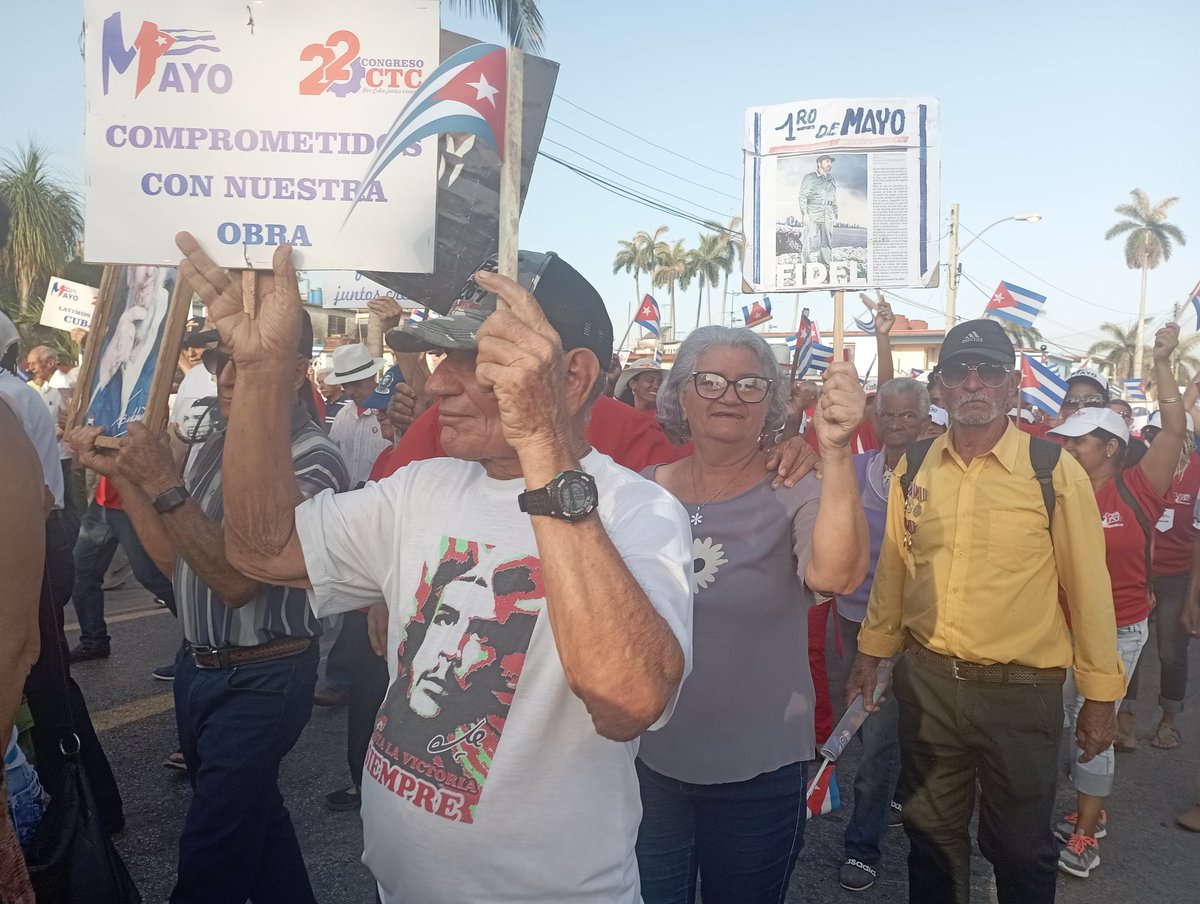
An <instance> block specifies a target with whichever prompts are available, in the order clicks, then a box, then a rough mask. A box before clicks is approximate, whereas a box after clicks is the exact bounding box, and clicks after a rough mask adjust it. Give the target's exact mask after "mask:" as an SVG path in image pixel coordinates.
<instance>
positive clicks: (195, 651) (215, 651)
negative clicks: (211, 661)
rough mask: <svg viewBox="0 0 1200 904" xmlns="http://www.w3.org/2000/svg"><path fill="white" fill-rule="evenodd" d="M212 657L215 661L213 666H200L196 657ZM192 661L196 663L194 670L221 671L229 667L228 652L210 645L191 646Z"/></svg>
mask: <svg viewBox="0 0 1200 904" xmlns="http://www.w3.org/2000/svg"><path fill="white" fill-rule="evenodd" d="M197 655H199V656H212V657H214V658H215V659H216V664H215V665H201V664H200V661H199V660H198V659H197V658H196V656H197ZM192 660H193V661H194V662H195V663H196V668H200V669H221V668H228V667H229V651H228V650H222V649H221V648H220V647H214V646H211V645H210V644H193V645H192Z"/></svg>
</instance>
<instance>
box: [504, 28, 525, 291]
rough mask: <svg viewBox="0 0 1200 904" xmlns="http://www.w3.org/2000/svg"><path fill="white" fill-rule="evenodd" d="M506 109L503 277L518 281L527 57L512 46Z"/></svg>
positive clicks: (509, 51)
mask: <svg viewBox="0 0 1200 904" xmlns="http://www.w3.org/2000/svg"><path fill="white" fill-rule="evenodd" d="M505 56H506V58H507V65H508V72H507V81H506V85H507V90H506V91H505V94H506V97H507V103H506V104H505V108H504V162H503V163H502V164H501V166H500V274H501V275H502V276H507V277H509V278H510V279H516V278H517V249H518V247H519V244H518V232H519V227H520V222H521V120H522V116H523V112H524V107H525V99H524V90H523V87H524V71H525V54H524V53H522V52H521V51H520V50H518V49H517V48H515V47H509V48H508V52H507V54H506V55H505Z"/></svg>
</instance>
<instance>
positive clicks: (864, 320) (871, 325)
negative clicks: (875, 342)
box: [854, 311, 875, 336]
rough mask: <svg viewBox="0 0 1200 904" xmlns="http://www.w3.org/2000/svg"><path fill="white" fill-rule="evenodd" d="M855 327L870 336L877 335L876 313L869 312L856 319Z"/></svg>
mask: <svg viewBox="0 0 1200 904" xmlns="http://www.w3.org/2000/svg"><path fill="white" fill-rule="evenodd" d="M854 325H855V326H856V327H858V328H859V329H860V330H862V331H863V332H864V333H866V334H867V335H868V336H874V335H875V312H874V311H868V312H867V313H865V314H861V315H859V316H858V317H855V318H854Z"/></svg>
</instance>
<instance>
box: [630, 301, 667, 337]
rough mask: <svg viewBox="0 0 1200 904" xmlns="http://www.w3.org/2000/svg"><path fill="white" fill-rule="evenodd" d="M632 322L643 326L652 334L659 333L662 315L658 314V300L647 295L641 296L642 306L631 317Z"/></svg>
mask: <svg viewBox="0 0 1200 904" xmlns="http://www.w3.org/2000/svg"><path fill="white" fill-rule="evenodd" d="M633 322H634V323H636V324H637V325H638V326H641V327H645V328H646V329H647V330H649V331H650V333H652V334H653V335H655V336H657V335H659V334H660V332H661V322H662V317H661V315H660V314H659V310H658V302H657V301H655V300H654V299H653V298H652V297H651V296H649V295H647V296H646V297H645V298H643V299H642V306H641V307H640V308H638V312H637V316H636V317H634V318H633Z"/></svg>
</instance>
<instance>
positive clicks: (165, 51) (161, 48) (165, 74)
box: [100, 12, 233, 97]
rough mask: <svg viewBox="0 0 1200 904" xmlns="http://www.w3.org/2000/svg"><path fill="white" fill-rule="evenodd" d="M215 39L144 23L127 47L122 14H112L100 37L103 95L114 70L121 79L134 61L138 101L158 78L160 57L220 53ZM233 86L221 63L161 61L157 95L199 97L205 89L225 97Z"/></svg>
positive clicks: (210, 35)
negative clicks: (168, 92)
mask: <svg viewBox="0 0 1200 904" xmlns="http://www.w3.org/2000/svg"><path fill="white" fill-rule="evenodd" d="M220 52H221V48H220V47H218V46H217V36H216V35H215V34H213V33H212V32H211V31H200V30H197V29H194V28H159V27H158V25H157V23H155V22H148V21H143V22H142V24H141V27H140V28H139V29H138V32H137V35H136V36H135V37H134V39H133V44H132V45H129V46H126V44H125V35H124V32H123V30H122V28H121V14H120V13H119V12H117V13H113V14H112V15H111V16H109V17H108V18H107V19H105V20H104V31H103V33H102V34H101V37H100V71H101V77H102V80H103V85H104V93H105V94H108V88H109V84H108V83H109V76H110V75H111V72H112V70H113V69H115V70H116V71H117V74H118V75H124V74H125V72H126V70H128V69H129V67H130V65H131V64H132V63H133V60H134V58H135V57H136V58H137V81H136V82H135V83H134V90H133V96H134V97H138V96H140V95H141V93H142V92H143V91H144V90H145V89H146V88H148V87H149V86H150V84H151V82H153V81H154V80H155V77H156V76H158V75H159V65H158V64H159V60H160V58H162V57H181V56H192V55H194V54H199V55H200V56H201V57H204V56H207V55H208V54H212V53H220ZM232 85H233V72H232V70H230V68H229V67H228V66H226V65H225V64H224V63H213V64H209V63H208V62H202V61H200V60H199V59H196V58H195V57H193V60H189V61H186V62H180V63H175V62H174V61H172V60H163V61H162V74H161V78H159V80H158V90H159V91H175V92H178V93H185V92H186V93H189V94H199V93H200V92H201V91H202V90H204V89H207V90H208V91H211V92H212V93H213V94H224V93H225V92H226V91H228V90H229V89H230V87H231V86H232Z"/></svg>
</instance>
